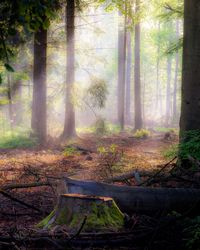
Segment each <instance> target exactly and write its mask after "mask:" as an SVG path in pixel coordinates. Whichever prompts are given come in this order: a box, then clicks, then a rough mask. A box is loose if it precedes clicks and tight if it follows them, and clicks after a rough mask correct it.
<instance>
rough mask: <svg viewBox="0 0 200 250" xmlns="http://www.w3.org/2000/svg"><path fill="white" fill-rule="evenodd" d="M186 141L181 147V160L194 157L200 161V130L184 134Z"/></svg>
mask: <svg viewBox="0 0 200 250" xmlns="http://www.w3.org/2000/svg"><path fill="white" fill-rule="evenodd" d="M182 138H183V139H184V140H183V142H182V143H180V145H179V149H180V150H179V156H180V158H181V159H183V160H185V159H188V156H189V155H190V156H192V157H193V158H195V159H198V160H200V130H190V131H187V132H184V133H183V134H182Z"/></svg>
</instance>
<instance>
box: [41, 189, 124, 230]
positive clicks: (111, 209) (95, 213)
mask: <svg viewBox="0 0 200 250" xmlns="http://www.w3.org/2000/svg"><path fill="white" fill-rule="evenodd" d="M84 218H86V220H85V223H84V226H83V229H82V232H93V231H95V232H97V231H119V230H120V229H122V228H123V226H124V215H123V213H122V212H121V211H120V210H119V208H118V207H117V205H116V204H115V202H114V200H113V199H112V198H108V197H99V196H89V195H80V194H63V195H61V196H60V199H59V202H58V205H57V206H56V208H55V209H54V210H53V211H52V212H51V214H50V215H49V216H47V217H46V218H45V219H44V220H42V221H41V222H40V223H39V224H38V227H39V228H44V229H51V228H53V227H55V226H57V225H66V226H67V229H68V232H72V233H73V232H77V231H78V230H79V229H80V227H81V224H82V223H83V220H84Z"/></svg>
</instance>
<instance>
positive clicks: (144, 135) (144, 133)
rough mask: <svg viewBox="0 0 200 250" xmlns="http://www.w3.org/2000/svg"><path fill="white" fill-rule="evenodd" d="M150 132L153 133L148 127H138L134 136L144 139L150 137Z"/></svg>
mask: <svg viewBox="0 0 200 250" xmlns="http://www.w3.org/2000/svg"><path fill="white" fill-rule="evenodd" d="M150 134H151V133H150V131H149V130H147V129H138V130H136V132H135V133H134V137H136V138H140V139H144V138H148V137H149V136H150Z"/></svg>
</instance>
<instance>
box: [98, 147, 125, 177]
mask: <svg viewBox="0 0 200 250" xmlns="http://www.w3.org/2000/svg"><path fill="white" fill-rule="evenodd" d="M97 152H98V153H99V157H98V161H99V164H98V169H97V171H98V172H99V173H98V174H99V176H101V178H103V179H106V178H110V177H111V176H113V174H114V172H116V171H118V172H119V170H121V166H122V161H123V151H120V150H119V149H118V148H117V145H115V144H112V145H110V146H100V147H98V149H97Z"/></svg>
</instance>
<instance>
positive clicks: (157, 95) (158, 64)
mask: <svg viewBox="0 0 200 250" xmlns="http://www.w3.org/2000/svg"><path fill="white" fill-rule="evenodd" d="M158 32H159V33H160V22H159V23H158ZM159 36H160V34H159ZM159 94H160V39H158V45H157V62H156V102H155V110H157V111H158V103H159Z"/></svg>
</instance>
